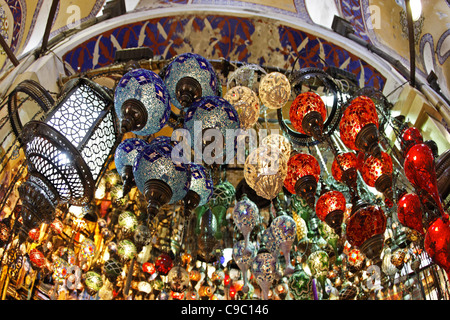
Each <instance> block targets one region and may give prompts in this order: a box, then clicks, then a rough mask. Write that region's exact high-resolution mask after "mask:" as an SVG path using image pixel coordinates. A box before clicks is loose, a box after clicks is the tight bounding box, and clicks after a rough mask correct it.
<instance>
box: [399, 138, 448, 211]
mask: <svg viewBox="0 0 450 320" xmlns="http://www.w3.org/2000/svg"><path fill="white" fill-rule="evenodd" d="M403 168H404V171H405V175H406V178H407V179H408V180H409V182H411V184H412V185H413V186H414V188H415V189H416V193H417V195H418V196H419V197H420V199H421V201H422V203H423V204H425V206H426V207H428V204H431V205H432V206H434V207H436V206H437V208H438V210H439V212H440V214H441V216H443V215H444V209H443V207H442V202H441V197H440V194H439V190H438V187H437V178H436V169H435V165H434V155H433V151H432V150H431V148H430V147H429V146H427V145H426V144H416V145H414V146H412V147H411V148H410V149H409V151H408V154H407V155H406V157H405V162H404V164H403ZM430 196H431V198H432V200H434V201H433V202H434V203H432V202H431V201H430V200H431V199H430Z"/></svg>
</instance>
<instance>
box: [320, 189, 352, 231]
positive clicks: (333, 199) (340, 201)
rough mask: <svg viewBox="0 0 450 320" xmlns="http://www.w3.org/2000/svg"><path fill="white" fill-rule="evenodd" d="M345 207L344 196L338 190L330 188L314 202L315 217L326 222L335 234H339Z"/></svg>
mask: <svg viewBox="0 0 450 320" xmlns="http://www.w3.org/2000/svg"><path fill="white" fill-rule="evenodd" d="M345 209H346V201H345V197H344V195H343V194H342V193H341V192H339V191H334V190H332V191H328V192H325V193H324V194H322V195H321V196H320V197H319V199H318V200H317V203H316V215H317V217H318V218H319V219H320V220H322V221H324V222H326V223H327V224H328V225H329V226H330V227H331V228H332V229H333V230H334V231H335V232H336V234H337V235H340V234H341V231H342V227H341V225H342V221H343V218H344V211H345Z"/></svg>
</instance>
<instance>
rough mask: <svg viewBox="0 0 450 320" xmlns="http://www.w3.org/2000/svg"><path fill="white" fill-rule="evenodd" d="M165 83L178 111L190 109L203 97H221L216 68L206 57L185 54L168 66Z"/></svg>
mask: <svg viewBox="0 0 450 320" xmlns="http://www.w3.org/2000/svg"><path fill="white" fill-rule="evenodd" d="M164 83H165V84H166V87H167V91H168V92H169V96H170V101H171V103H172V104H173V105H174V106H175V107H177V108H178V109H185V108H188V107H189V106H190V105H191V104H192V102H193V101H194V100H196V99H198V98H200V97H203V96H219V95H220V93H221V86H220V83H219V81H218V79H217V76H216V73H215V71H214V68H213V67H212V65H211V63H210V62H209V61H208V60H207V59H205V58H204V57H202V56H200V55H198V54H195V53H183V54H180V55H178V56H177V57H175V59H173V60H172V61H171V62H170V63H169V65H168V66H167V68H166V70H165V74H164Z"/></svg>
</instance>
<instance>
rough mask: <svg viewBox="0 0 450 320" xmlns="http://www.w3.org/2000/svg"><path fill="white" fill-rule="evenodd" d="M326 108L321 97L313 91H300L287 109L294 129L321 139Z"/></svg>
mask: <svg viewBox="0 0 450 320" xmlns="http://www.w3.org/2000/svg"><path fill="white" fill-rule="evenodd" d="M326 118H327V110H326V108H325V103H324V102H323V101H322V98H321V97H320V96H319V95H318V94H317V93H315V92H312V91H309V92H303V93H300V94H299V95H298V96H297V97H296V98H295V99H294V101H293V102H292V104H291V107H290V109H289V119H290V120H291V123H292V126H293V127H294V129H295V130H297V131H298V132H300V133H303V134H306V135H309V136H313V137H314V138H315V139H317V140H322V133H323V124H324V122H325V120H326Z"/></svg>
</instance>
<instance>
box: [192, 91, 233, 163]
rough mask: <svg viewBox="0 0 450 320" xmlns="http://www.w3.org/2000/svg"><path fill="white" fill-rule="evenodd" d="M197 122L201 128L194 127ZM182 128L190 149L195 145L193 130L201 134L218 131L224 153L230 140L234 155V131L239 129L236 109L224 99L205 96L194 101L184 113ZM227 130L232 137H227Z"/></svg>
mask: <svg viewBox="0 0 450 320" xmlns="http://www.w3.org/2000/svg"><path fill="white" fill-rule="evenodd" d="M198 122H201V128H198V127H196V124H197V125H198ZM184 128H185V129H186V130H188V131H189V134H190V136H191V146H192V147H193V146H194V145H195V135H194V132H195V130H200V132H202V130H204V129H210V128H215V129H218V130H220V132H221V134H222V136H223V142H224V151H225V150H226V148H227V142H229V141H231V140H232V141H233V146H232V147H233V150H234V153H233V154H236V147H237V139H236V132H237V131H236V130H238V129H239V128H240V122H239V116H238V113H237V111H236V109H235V108H234V107H233V106H232V105H231V104H230V103H229V102H228V101H227V100H225V99H224V98H222V97H218V96H206V97H202V98H200V99H197V100H196V101H194V102H193V103H192V105H191V106H190V107H189V108H188V110H187V112H186V115H185V118H184ZM227 129H230V131H228V132H229V133H230V134H231V133H232V134H233V135H234V137H227ZM231 138H232V139H231ZM230 147H231V146H230ZM217 156H218V157H220V156H221V155H217Z"/></svg>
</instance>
